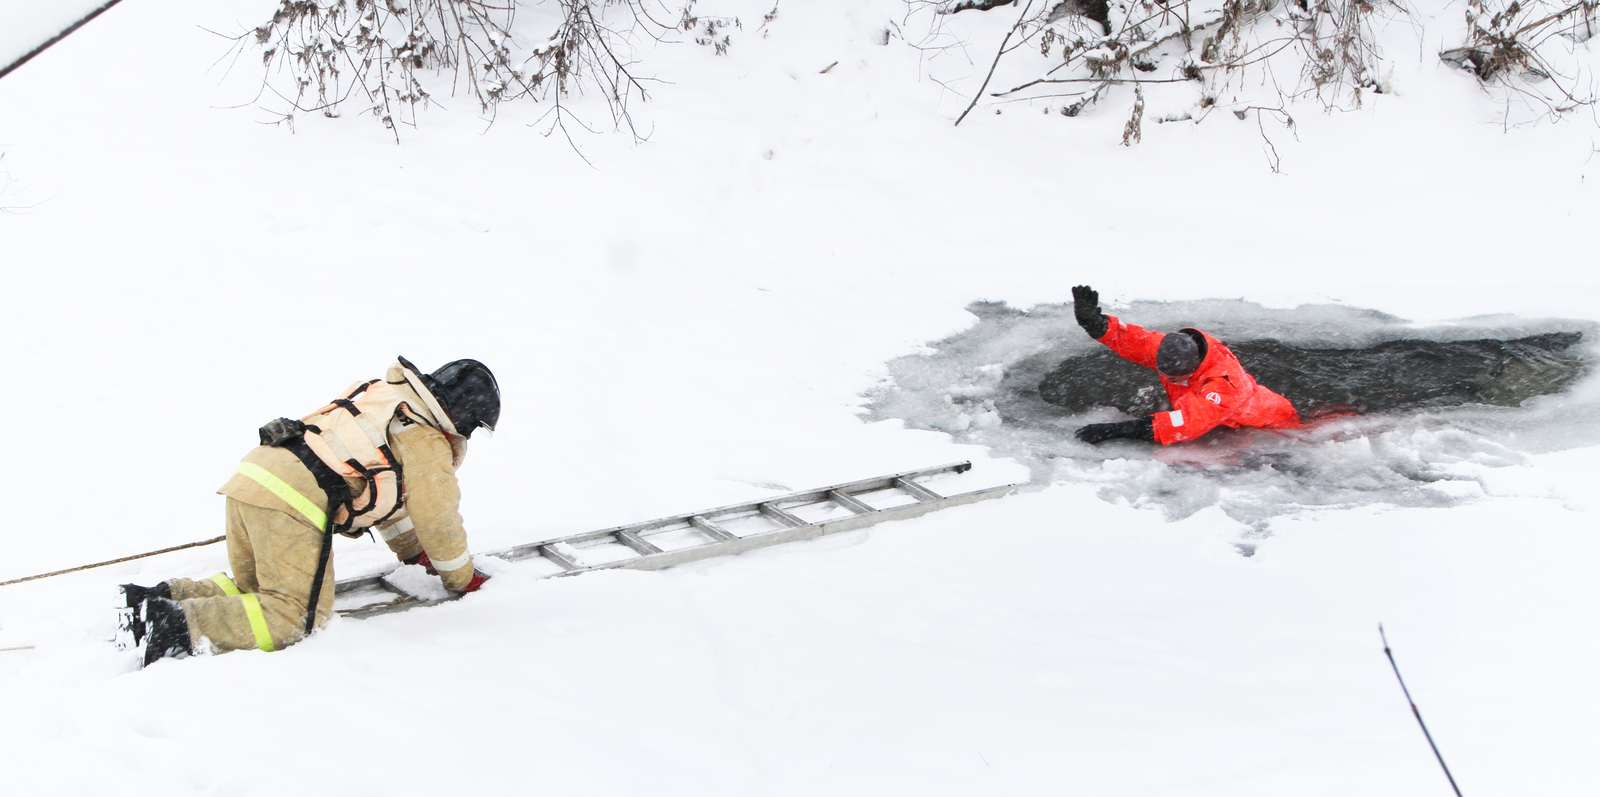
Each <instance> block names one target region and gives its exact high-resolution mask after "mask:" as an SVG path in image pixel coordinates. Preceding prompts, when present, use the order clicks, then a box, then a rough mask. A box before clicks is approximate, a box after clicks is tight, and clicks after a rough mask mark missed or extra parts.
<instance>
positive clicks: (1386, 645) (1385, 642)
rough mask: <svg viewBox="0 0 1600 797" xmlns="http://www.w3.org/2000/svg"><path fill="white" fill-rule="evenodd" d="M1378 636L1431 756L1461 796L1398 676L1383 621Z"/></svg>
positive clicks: (1457, 796)
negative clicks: (1430, 748) (1431, 749)
mask: <svg viewBox="0 0 1600 797" xmlns="http://www.w3.org/2000/svg"><path fill="white" fill-rule="evenodd" d="M1378 638H1380V639H1382V640H1383V655H1385V656H1388V657H1389V666H1390V667H1393V668H1394V677H1395V680H1397V681H1399V682H1400V691H1401V692H1404V693H1405V696H1406V702H1407V703H1409V704H1411V715H1412V716H1414V717H1416V718H1417V725H1419V726H1421V727H1422V735H1423V737H1424V738H1426V739H1427V740H1428V746H1429V747H1432V748H1433V757H1434V758H1437V759H1439V767H1440V768H1441V769H1443V770H1444V776H1445V777H1446V778H1448V779H1449V780H1450V788H1451V789H1454V790H1455V793H1456V797H1461V787H1459V786H1457V785H1456V779H1455V776H1453V775H1451V774H1450V767H1447V766H1445V763H1444V756H1442V755H1440V754H1439V745H1436V744H1434V743H1433V734H1431V733H1428V725H1427V723H1425V722H1423V721H1422V712H1420V711H1418V710H1417V704H1416V701H1414V700H1412V699H1411V690H1410V689H1407V688H1406V679H1404V678H1401V677H1400V665H1398V664H1395V663H1394V654H1393V653H1391V652H1390V651H1389V637H1387V636H1385V635H1384V633H1383V623H1378Z"/></svg>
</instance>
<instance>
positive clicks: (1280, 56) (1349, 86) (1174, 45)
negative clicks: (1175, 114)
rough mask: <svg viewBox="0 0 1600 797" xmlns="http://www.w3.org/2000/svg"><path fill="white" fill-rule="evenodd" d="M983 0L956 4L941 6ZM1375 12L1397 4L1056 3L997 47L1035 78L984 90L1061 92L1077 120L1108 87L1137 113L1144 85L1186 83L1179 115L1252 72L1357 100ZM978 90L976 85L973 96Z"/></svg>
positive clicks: (1337, 101)
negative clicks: (1129, 91)
mask: <svg viewBox="0 0 1600 797" xmlns="http://www.w3.org/2000/svg"><path fill="white" fill-rule="evenodd" d="M981 7H983V6H982V5H974V4H973V3H972V2H970V0H963V2H958V3H952V4H948V5H946V6H945V7H943V8H941V12H942V13H954V12H956V11H961V10H966V9H968V8H981ZM1380 8H1388V9H1392V10H1398V8H1399V7H1398V6H1396V5H1394V4H1393V2H1392V0H1290V1H1289V2H1282V3H1280V2H1277V0H1121V1H1120V2H1107V0H1057V1H1056V2H1053V3H1046V4H1045V5H1044V6H1042V7H1041V8H1040V9H1039V10H1037V11H1025V12H1024V13H1023V15H1022V16H1021V18H1019V19H1018V20H1017V22H1016V23H1015V25H1014V26H1013V28H1012V30H1011V34H1010V35H1009V36H1008V37H1007V42H1006V44H1005V45H1002V48H1001V53H1000V56H1001V57H1011V53H1012V52H1018V53H1019V56H1018V57H1022V56H1026V57H1028V58H1029V59H1031V60H1030V61H1029V63H1032V64H1037V66H1035V67H1034V69H1035V70H1036V71H1035V73H1034V75H1033V76H1032V77H1028V78H1026V79H1021V80H1018V81H1016V82H1015V83H1014V84H1013V85H1012V86H1011V87H1010V88H1001V89H999V90H996V91H994V92H992V93H990V94H988V95H987V96H989V97H991V98H999V99H1002V100H1003V101H1006V102H1017V101H1030V102H1031V101H1046V100H1061V101H1062V102H1061V103H1060V108H1059V110H1060V112H1061V113H1062V114H1063V115H1066V116H1077V115H1078V114H1079V113H1081V112H1082V111H1084V110H1085V109H1086V108H1088V107H1090V106H1092V105H1094V104H1096V103H1098V102H1100V101H1101V100H1102V99H1103V98H1105V97H1107V96H1108V95H1109V94H1110V93H1111V90H1112V89H1113V88H1114V87H1119V86H1133V87H1135V89H1136V91H1135V92H1134V103H1135V107H1136V108H1137V109H1138V110H1137V111H1136V113H1143V110H1144V92H1143V90H1142V89H1139V87H1141V86H1149V85H1152V84H1169V85H1184V84H1186V85H1189V86H1190V87H1192V93H1193V95H1194V101H1193V104H1194V110H1193V111H1192V112H1191V114H1190V115H1189V116H1188V117H1185V118H1192V117H1193V116H1194V115H1195V114H1202V113H1204V112H1205V111H1206V110H1207V109H1210V108H1211V107H1213V106H1215V105H1216V104H1217V102H1218V98H1219V97H1221V96H1222V95H1224V94H1225V93H1227V92H1228V91H1229V90H1230V88H1236V87H1238V86H1240V85H1242V84H1243V83H1244V82H1245V80H1246V78H1247V76H1252V75H1253V77H1254V78H1255V79H1257V81H1258V82H1265V83H1268V84H1270V85H1271V86H1272V87H1274V88H1275V90H1276V93H1277V94H1278V95H1279V97H1281V98H1285V99H1287V98H1297V97H1303V96H1312V97H1316V98H1317V99H1319V100H1321V101H1322V102H1323V104H1324V105H1325V106H1326V107H1329V108H1349V107H1355V106H1359V105H1360V104H1361V98H1362V94H1363V92H1366V91H1381V90H1382V89H1381V87H1380V86H1379V83H1378V78H1377V75H1378V70H1377V66H1378V62H1379V53H1378V50H1377V47H1376V45H1375V44H1374V41H1375V36H1374V34H1373V30H1372V22H1373V16H1374V14H1375V12H1376V11H1378V10H1379V9H1380ZM1034 52H1037V53H1038V56H1037V57H1036V56H1033V55H1032V53H1034ZM997 60H998V58H997ZM1279 62H1283V63H1284V64H1289V65H1293V68H1292V69H1290V70H1289V74H1295V73H1298V78H1297V79H1296V80H1295V81H1294V82H1293V83H1289V84H1280V83H1279V77H1278V75H1279V73H1281V72H1282V71H1283V70H1282V69H1281V68H1280V69H1278V70H1274V69H1272V65H1273V64H1277V63H1279ZM982 97H983V91H982V90H980V92H979V96H978V97H975V98H974V102H976V101H977V100H979V99H981V98H982ZM1137 125H1138V122H1137V120H1136V119H1130V124H1129V128H1128V130H1129V132H1128V133H1127V134H1126V135H1124V141H1125V142H1132V141H1137V140H1138V136H1137V135H1135V134H1134V133H1133V131H1135V130H1136V129H1137Z"/></svg>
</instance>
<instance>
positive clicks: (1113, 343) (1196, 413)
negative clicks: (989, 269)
mask: <svg viewBox="0 0 1600 797" xmlns="http://www.w3.org/2000/svg"><path fill="white" fill-rule="evenodd" d="M1072 300H1073V305H1074V306H1073V311H1074V315H1076V316H1077V319H1078V326H1081V327H1083V331H1085V332H1087V333H1089V337H1091V338H1094V339H1095V340H1098V341H1100V342H1101V343H1104V344H1105V345H1106V346H1107V347H1108V348H1110V349H1111V350H1112V351H1114V352H1116V353H1117V354H1118V355H1119V356H1121V357H1122V358H1123V359H1125V360H1129V361H1132V362H1135V363H1138V364H1140V365H1142V366H1144V367H1146V368H1154V369H1155V370H1156V375H1157V376H1159V377H1160V378H1161V386H1162V387H1164V388H1166V389H1167V399H1168V400H1169V401H1171V402H1172V410H1171V411H1170V412H1158V413H1156V414H1155V415H1152V416H1150V417H1149V418H1145V419H1143V420H1138V421H1123V422H1122V423H1092V424H1089V425H1088V426H1084V427H1082V428H1080V429H1078V431H1077V437H1078V439H1079V440H1082V441H1083V442H1085V443H1092V444H1095V445H1099V444H1100V443H1104V442H1105V441H1107V440H1116V439H1122V440H1143V441H1145V442H1149V443H1160V444H1162V445H1164V446H1169V445H1172V444H1173V443H1181V442H1183V441H1185V440H1194V439H1196V438H1198V437H1200V436H1201V435H1203V434H1205V433H1206V432H1209V431H1211V430H1212V429H1215V428H1217V427H1218V426H1231V427H1233V428H1235V429H1237V428H1239V427H1241V426H1254V427H1261V428H1266V429H1292V428H1294V427H1296V426H1299V425H1300V413H1298V412H1296V411H1295V409H1294V406H1293V405H1291V404H1290V403H1289V400H1288V399H1286V398H1284V397H1283V396H1280V395H1278V394H1277V393H1274V392H1272V391H1271V390H1268V389H1266V388H1264V387H1262V386H1260V385H1258V384H1256V380H1255V379H1253V378H1251V376H1250V375H1249V374H1248V373H1245V370H1244V366H1243V365H1240V364H1239V358H1238V357H1235V356H1234V355H1233V352H1231V351H1229V350H1228V347H1227V346H1224V345H1223V344H1222V341H1219V340H1217V339H1216V338H1213V337H1211V336H1210V335H1207V334H1206V333H1204V332H1201V331H1200V330H1198V329H1180V330H1178V331H1177V332H1172V333H1168V334H1162V333H1160V332H1149V331H1146V330H1144V329H1141V328H1139V327H1136V326H1134V325H1133V324H1127V323H1123V322H1122V321H1119V320H1118V319H1116V318H1115V317H1112V316H1108V315H1105V314H1103V313H1101V312H1100V294H1099V293H1096V292H1095V290H1094V289H1093V288H1090V287H1089V286H1087V285H1079V286H1077V287H1074V288H1073V289H1072Z"/></svg>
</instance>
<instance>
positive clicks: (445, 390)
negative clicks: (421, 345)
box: [400, 358, 500, 437]
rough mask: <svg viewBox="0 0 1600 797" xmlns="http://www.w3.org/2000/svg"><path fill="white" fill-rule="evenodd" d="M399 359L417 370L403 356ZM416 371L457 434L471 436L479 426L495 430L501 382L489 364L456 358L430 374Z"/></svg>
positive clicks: (497, 419) (498, 416) (497, 420)
mask: <svg viewBox="0 0 1600 797" xmlns="http://www.w3.org/2000/svg"><path fill="white" fill-rule="evenodd" d="M400 361H401V363H403V364H404V365H406V366H407V367H409V368H412V370H414V371H416V370H417V369H416V368H414V367H412V366H411V364H410V363H408V362H406V361H405V358H401V360H400ZM417 373H418V374H419V375H421V376H422V384H423V385H425V386H426V387H427V388H428V392H429V393H432V394H433V397H434V398H436V399H438V400H439V406H440V407H441V408H442V409H443V410H444V412H445V414H446V415H449V416H450V423H452V424H454V425H455V427H456V433H457V434H460V435H461V436H462V437H471V436H472V433H473V432H474V431H476V430H477V428H478V427H480V426H483V427H486V428H488V430H489V431H491V432H492V431H494V426H495V424H497V423H499V422H500V384H499V383H498V382H496V381H495V378H494V372H492V371H490V370H489V366H487V365H484V364H483V363H480V362H478V361H477V360H456V361H455V362H452V363H446V364H445V365H444V366H442V367H440V368H439V370H437V371H434V372H433V373H431V374H422V373H421V372H420V371H417Z"/></svg>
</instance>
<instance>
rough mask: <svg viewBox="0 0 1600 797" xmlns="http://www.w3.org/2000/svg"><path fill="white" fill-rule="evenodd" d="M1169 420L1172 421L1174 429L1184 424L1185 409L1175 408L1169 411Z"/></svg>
mask: <svg viewBox="0 0 1600 797" xmlns="http://www.w3.org/2000/svg"><path fill="white" fill-rule="evenodd" d="M1167 420H1169V421H1172V428H1174V429H1176V428H1178V427H1179V426H1182V425H1183V410H1173V411H1172V412H1169V413H1167Z"/></svg>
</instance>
